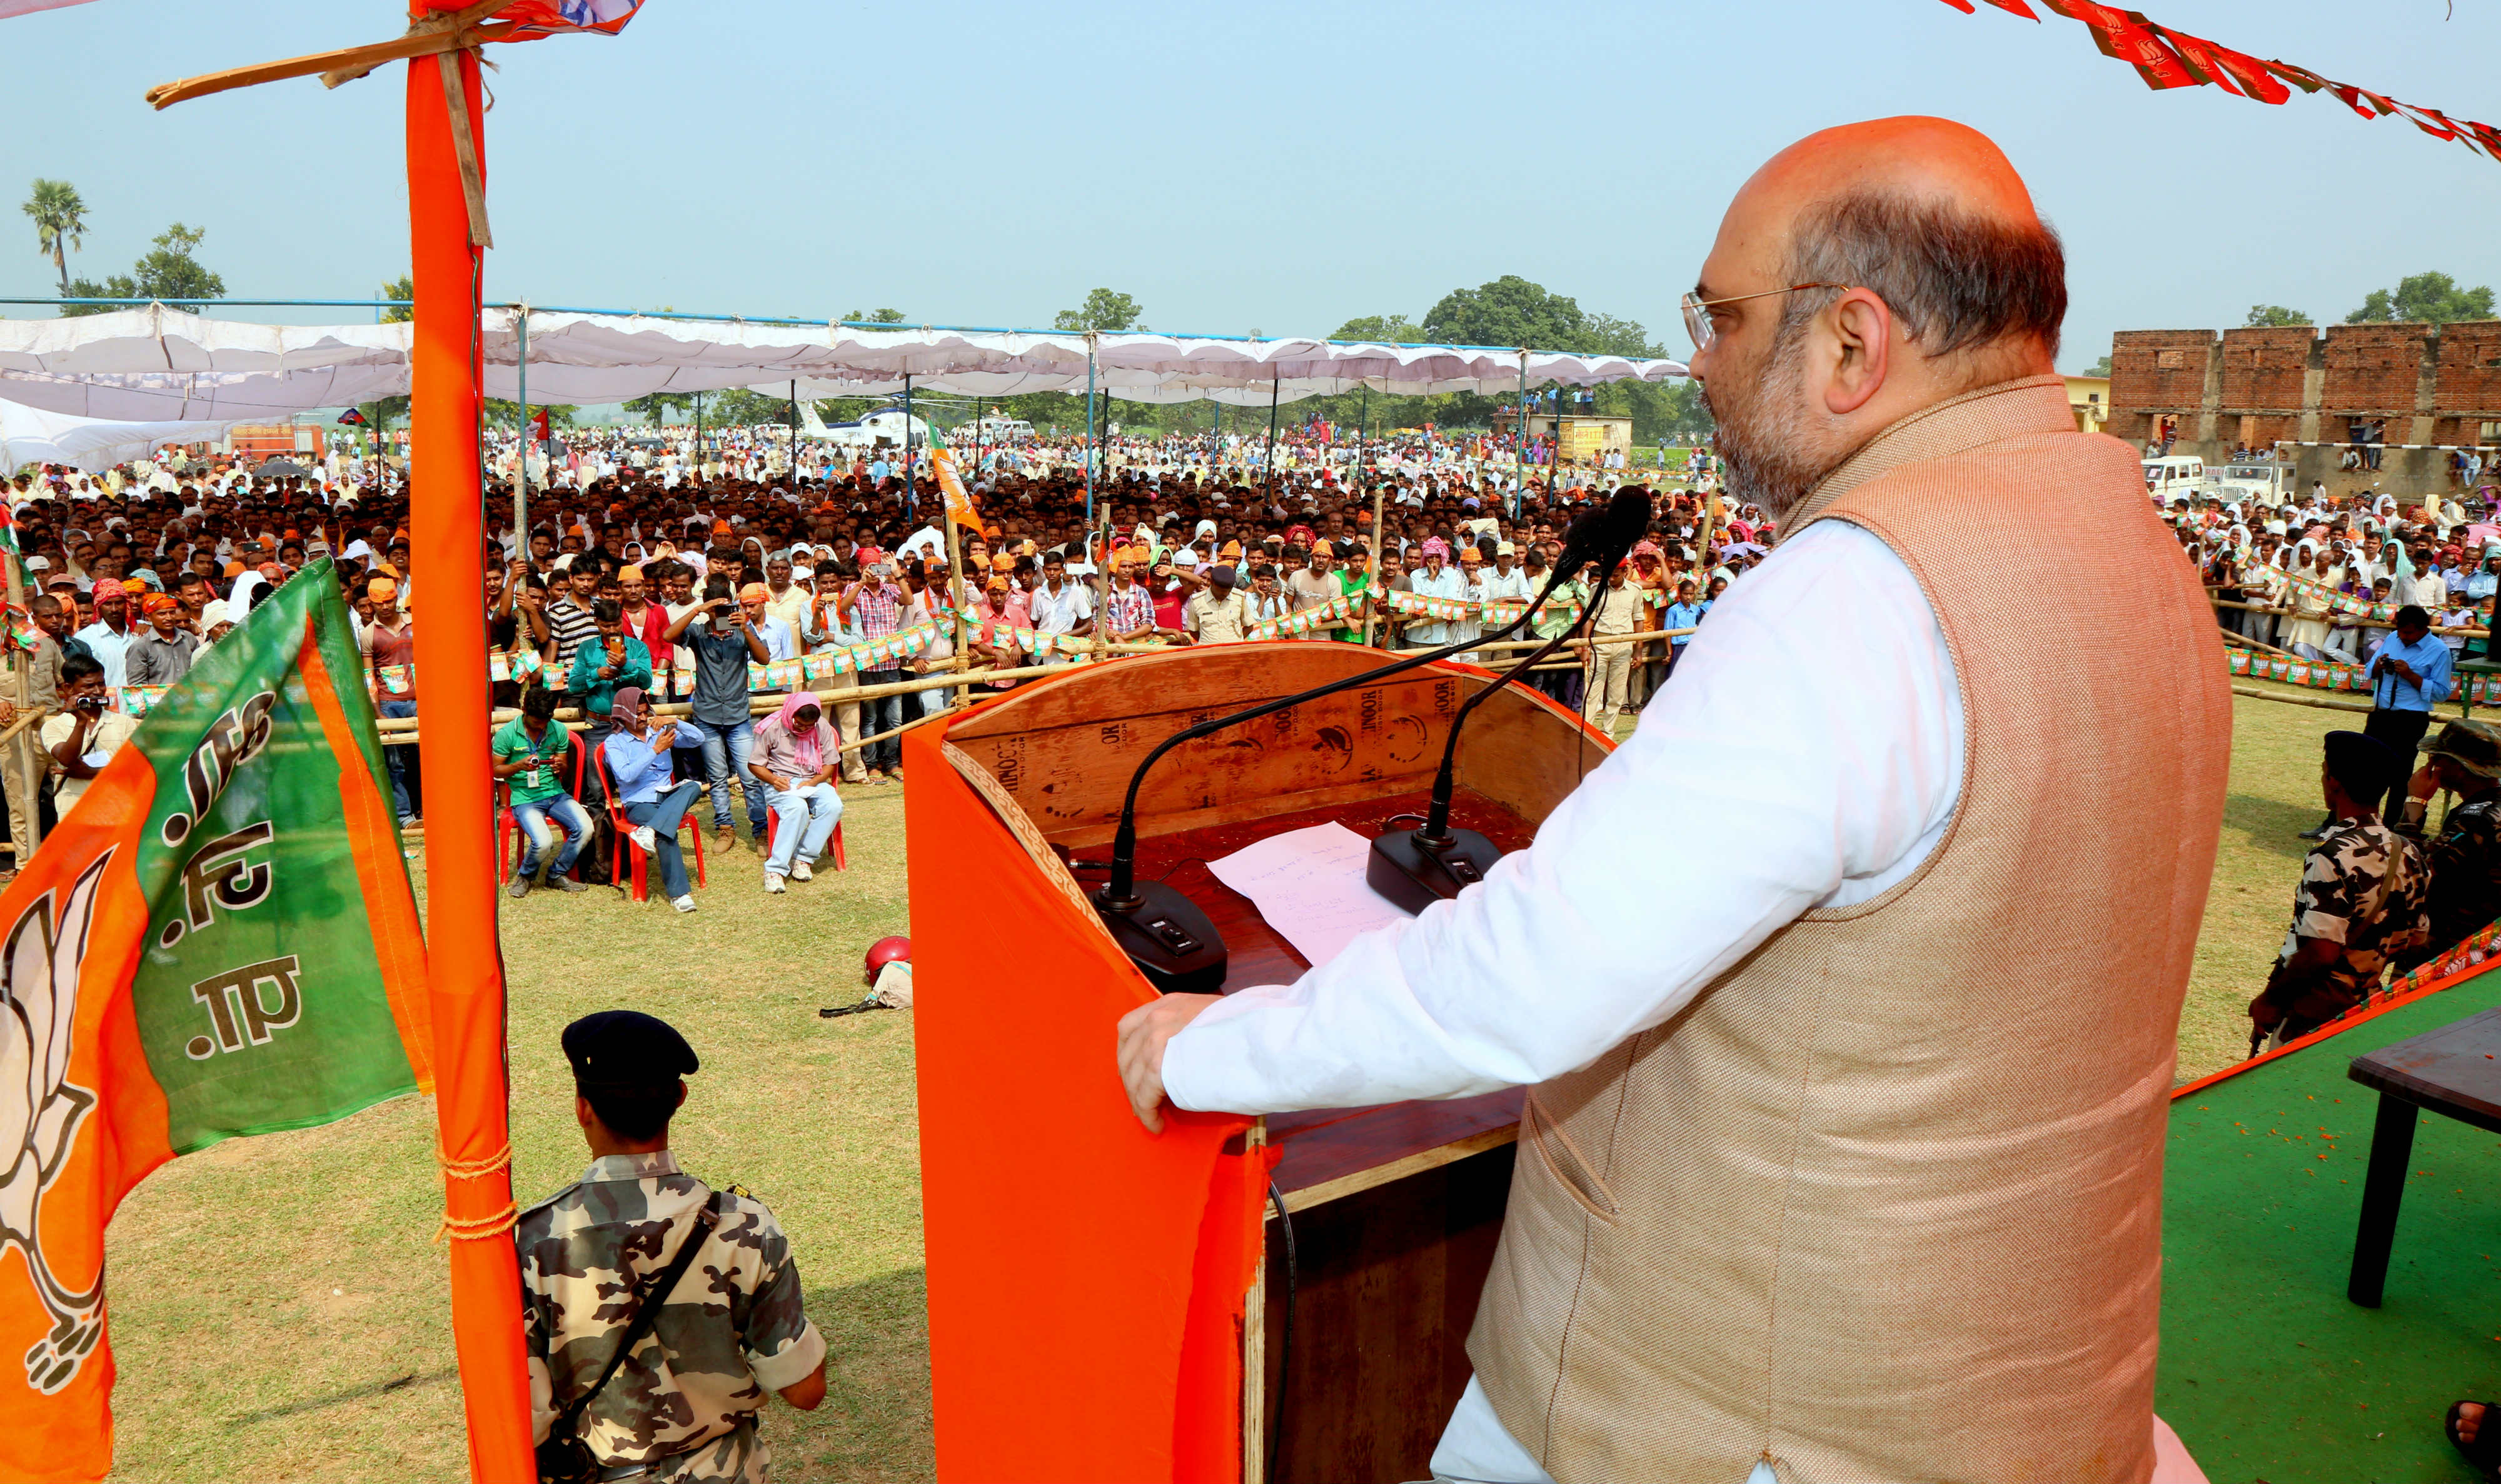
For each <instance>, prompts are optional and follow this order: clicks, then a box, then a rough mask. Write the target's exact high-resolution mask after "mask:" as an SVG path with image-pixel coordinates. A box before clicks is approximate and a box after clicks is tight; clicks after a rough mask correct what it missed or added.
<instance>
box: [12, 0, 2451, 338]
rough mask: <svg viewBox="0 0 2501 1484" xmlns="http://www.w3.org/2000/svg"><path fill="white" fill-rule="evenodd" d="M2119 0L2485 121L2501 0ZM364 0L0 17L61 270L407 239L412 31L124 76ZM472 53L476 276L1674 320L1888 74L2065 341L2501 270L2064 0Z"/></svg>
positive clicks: (833, 24)
mask: <svg viewBox="0 0 2501 1484" xmlns="http://www.w3.org/2000/svg"><path fill="white" fill-rule="evenodd" d="M2145 3H2147V4H2148V5H2150V6H2151V12H2150V14H2151V15H2152V16H2154V17H2155V18H2157V19H2159V20H2162V21H2164V22H2166V23H2167V24H2171V25H2175V26H2178V27H2180V28H2182V29H2184V30H2187V31H2190V32H2193V33H2195V34H2199V35H2204V36H2208V37H2212V38H2214V39H2215V40H2218V41H2220V42H2223V43H2225V44H2227V45H2232V46H2237V47H2239V48H2240V49H2243V50H2247V51H2251V52H2253V53H2256V54H2258V55H2261V56H2281V57H2284V58H2286V59H2289V60H2291V61H2295V62H2300V63H2304V64H2306V65H2309V66H2311V67H2314V68H2317V69H2318V70H2320V71H2322V72H2325V73H2327V74H2329V75H2330V76H2333V77H2339V78H2342V79H2345V80H2347V81H2351V82H2359V83H2362V84H2363V85H2365V86H2370V87H2374V88H2377V89H2379V90H2381V91H2384V92H2387V93H2392V94H2394V95H2395V96H2397V97H2400V98H2404V99H2406V100H2408V101H2410V102H2416V103H2420V104H2426V105H2429V106H2431V107H2435V108H2441V109H2444V110H2447V111H2448V112H2450V113H2451V114H2453V115H2466V116H2478V117H2483V118H2485V119H2487V120H2493V121H2501V97H2496V96H2495V95H2494V90H2493V88H2492V87H2491V85H2490V82H2491V77H2492V73H2491V66H2490V59H2491V58H2492V57H2493V56H2494V55H2496V54H2501V45H2496V44H2501V19H2496V18H2495V17H2494V16H2493V14H2492V8H2491V7H2489V6H2484V5H2478V4H2474V3H2472V0H2470V3H2468V4H2463V5H2460V6H2458V8H2457V10H2458V14H2457V17H2456V18H2455V19H2453V20H2444V19H2443V13H2444V6H2443V3H2442V0H2379V3H2377V4H2373V5H2369V6H2361V5H2355V4H2351V3H2348V0H2336V3H2328V0H2273V3H2257V0H2232V3H2227V0H2145ZM400 24H401V22H400V20H399V19H398V16H397V12H396V11H395V9H394V7H393V6H391V5H390V4H387V3H382V0H250V3H244V0H226V3H217V4H196V3H192V4H167V3H162V0H95V3H92V4H87V5H80V6H73V7H71V8H69V9H67V10H61V11H54V12H49V13H43V14H37V15H33V16H20V17H17V18H15V19H10V20H6V21H0V41H5V43H6V54H7V56H8V57H9V59H10V62H11V65H10V68H9V114H10V120H11V121H10V126H9V127H8V128H7V129H6V130H0V192H6V193H7V194H6V203H7V204H8V205H10V206H11V207H13V208H14V205H15V203H16V202H17V201H19V200H22V199H23V196H24V191H25V187H26V182H28V181H30V180H32V179H33V178H34V177H36V176H39V175H40V176H50V177H57V178H65V179H67V180H70V181H74V182H76V183H77V185H78V186H79V188H80V189H81V191H82V192H83V194H84V196H85V198H86V201H87V203H88V206H89V208H90V217H91V220H92V222H93V230H92V231H91V233H90V234H89V235H88V237H87V240H86V247H85V250H84V251H83V253H81V254H79V255H77V256H76V257H75V258H74V259H73V262H72V267H71V271H72V273H73V274H74V275H79V274H83V275H84V276H86V277H89V278H94V279H101V278H103V277H104V276H105V275H106V274H108V273H114V272H123V271H126V270H127V268H128V266H129V264H130V263H131V261H132V260H133V259H134V258H135V257H137V256H138V255H139V254H140V253H141V252H143V251H145V250H146V248H147V244H148V239H149V238H150V236H152V235H154V234H155V233H156V232H158V231H160V230H161V229H162V228H163V227H164V226H165V224H166V223H168V222H171V221H175V220H182V221H185V222H189V223H191V224H192V225H195V226H205V227H206V228H207V229H208V240H207V243H206V245H205V246H204V247H202V248H201V251H200V256H201V259H202V260H203V261H204V262H206V263H207V264H209V266H211V267H213V268H215V269H216V270H217V271H218V272H219V273H221V274H223V275H224V277H225V280H226V285H227V289H228V292H229V293H230V294H233V295H235V296H237V297H271V298H276V297H287V296H305V297H342V298H344V297H359V296H365V295H370V294H371V293H372V292H373V291H374V287H375V285H376V284H377V283H378V282H379V281H380V280H383V278H384V277H386V276H392V275H396V274H398V273H400V272H401V271H403V270H404V269H405V267H406V265H407V262H408V247H407V222H406V206H405V196H404V178H403V175H402V165H401V113H402V103H403V96H404V89H403V85H402V82H401V75H402V70H401V69H399V68H397V67H393V68H390V69H388V70H386V72H384V73H378V74H376V75H375V76H374V77H373V78H370V79H367V80H366V81H364V82H353V83H350V84H348V85H347V86H344V87H342V88H340V89H338V90H336V91H334V92H325V91H324V90H323V89H322V88H321V86H320V85H319V83H318V82H314V81H312V80H309V79H308V80H304V81H299V82H282V83H274V84H270V85H267V86H263V87H259V88H254V89H251V90H249V91H247V92H242V93H235V94H228V95H225V96H223V97H217V98H211V99H206V100H203V101H199V102H193V103H185V104H182V105H179V106H177V107H176V108H174V109H173V110H171V111H169V112H167V113H164V114H156V113H153V112H151V111H150V109H149V108H148V107H147V105H146V104H145V103H143V102H142V101H141V98H140V95H141V93H142V92H143V91H144V90H145V89H146V88H147V87H148V86H149V85H150V84H151V83H154V82H164V81H170V80H172V79H174V78H177V77H181V76H185V75H188V74H193V73H199V72H206V71H210V70H213V69H215V68H218V67H223V66H228V65H234V64H239V63H245V62H251V61H259V60H264V59H269V58H275V57H280V56H286V55H291V54H295V53H299V52H304V51H311V50H317V49H325V48H329V47H334V46H344V45H349V44H352V43H357V42H364V41H377V40H382V39H383V38H385V37H387V36H389V35H391V34H394V33H396V32H397V31H398V29H399V28H400ZM490 55H492V56H494V58H495V59H496V60H497V61H498V62H499V63H500V64H501V66H502V71H501V72H500V73H496V74H491V75H490V79H491V84H490V85H491V86H492V87H493V89H494V93H495V97H496V105H497V106H496V108H495V111H494V113H493V114H492V115H491V116H490V118H489V119H488V122H487V126H486V128H487V152H488V160H489V166H490V172H491V176H492V184H491V190H490V196H491V205H492V210H493V217H494V226H495V233H496V241H497V243H498V245H499V246H498V247H497V249H496V251H495V252H494V253H493V254H492V255H491V256H490V257H489V259H488V268H487V292H488V294H489V295H490V296H492V297H496V298H522V297H526V298H528V299H529V300H530V301H532V302H534V303H541V304H574V305H585V306H597V307H611V306H615V307H642V308H658V307H660V306H663V305H669V306H674V307H675V308H677V309H680V310H687V311H703V312H720V313H750V314H794V315H811V316H824V315H835V314H841V313H845V312H847V311H850V310H852V309H874V308H876V307H878V306H880V305H893V306H895V307H897V308H900V309H902V310H903V311H905V312H906V313H907V314H909V315H910V316H911V318H912V319H913V320H914V321H915V322H921V321H927V322H934V323H960V324H984V325H1034V324H1043V323H1047V322H1048V321H1049V319H1050V315H1051V313H1053V312H1054V311H1056V310H1059V309H1062V308H1066V307H1069V306H1072V305H1074V304H1076V303H1077V302H1078V301H1079V300H1080V299H1082V298H1083V296H1084V293H1085V291H1086V290H1087V289H1088V288H1091V287H1093V286H1095V285H1097V284H1105V285H1110V286H1112V287H1115V288H1119V289H1123V290H1125V291H1127V292H1128V293H1130V294H1133V295H1135V296H1136V297H1137V299H1138V300H1139V301H1140V302H1141V303H1142V304H1143V305H1144V306H1145V308H1146V316H1147V322H1148V323H1149V324H1150V325H1152V326H1153V327H1155V328H1157V329H1168V330H1176V331H1198V332H1207V333H1247V332H1249V331H1251V330H1252V329H1258V330H1261V331H1264V332H1266V333H1268V334H1271V335H1275V334H1326V333H1328V332H1329V331H1331V330H1333V329H1335V328H1336V327H1337V325H1338V324H1339V323H1341V322H1342V321H1344V320H1345V319H1347V318H1348V317H1350V316H1351V315H1355V314H1364V313H1406V314H1409V315H1411V316H1420V315H1421V314H1422V313H1423V312H1424V310H1425V309H1426V308H1427V307H1429V306H1430V305H1431V304H1432V303H1433V302H1434V301H1435V300H1436V299H1438V298H1439V297H1440V296H1441V295H1442V294H1443V293H1445V292H1447V291H1448V290H1450V289H1451V288H1453V287H1456V286H1460V285H1467V284H1475V283H1479V282H1482V281H1484V280H1487V279H1491V278H1494V277H1496V276H1498V275H1501V274H1505V273H1517V274H1519V275H1522V276H1524V277H1526V278H1529V279H1533V280H1537V281H1539V282H1541V283H1544V284H1546V285H1547V286H1548V287H1549V288H1551V289H1553V290H1555V291H1556V292H1559V293H1565V294H1570V295H1573V296H1574V297H1576V298H1578V299H1579V301H1580V302H1581V304H1582V306H1583V307H1584V309H1588V310H1597V311H1605V312H1607V313H1614V314H1618V315H1622V316H1625V317H1628V318H1632V319H1637V320H1639V321H1641V322H1642V323H1643V324H1645V325H1647V326H1649V327H1650V329H1651V334H1652V336H1653V338H1655V339H1658V340H1659V341H1661V342H1662V343H1663V344H1665V345H1667V346H1669V347H1670V349H1671V350H1672V351H1675V352H1677V353H1682V352H1683V351H1684V349H1685V348H1686V347H1685V346H1684V334H1683V331H1682V329H1681V327H1679V324H1678V318H1677V311H1676V303H1677V297H1678V295H1679V294H1680V293H1681V292H1682V291H1683V290H1684V288H1685V287H1686V286H1687V285H1689V284H1690V283H1691V281H1692V279H1693V274H1694V269H1695V266H1696V265H1697V264H1698V263H1699V262H1700V260H1701V258H1702V256H1703V254H1704V252H1705V251H1706V250H1707V249H1708V247H1709V245H1710V241H1711V236H1712V233H1713V231H1714V229H1715V228H1716V225H1717V219H1718V215H1719V213H1720V210H1721V208H1722V207H1723V206H1724V205H1725V203H1726V201H1727V199H1728V197H1729V194H1730V193H1731V191H1733V190H1734V189H1735V187H1736V186H1737V185H1738V183H1739V182H1740V181H1743V179H1744V178H1745V176H1746V175H1747V174H1748V173H1749V172H1750V171H1751V170H1752V168H1753V167H1754V166H1755V165H1756V164H1758V163H1759V162H1760V161H1761V160H1762V159H1763V158H1764V157H1765V156H1766V155H1768V154H1769V153H1770V152H1771V151H1773V150H1774V149H1777V148H1780V147H1781V146H1782V145H1784V144H1785V143H1787V142H1788V141H1790V140H1792V139H1795V138H1796V137H1798V136H1799V135H1801V134H1804V133H1807V132H1809V131H1811V130H1813V129H1816V128H1817V127H1820V126H1823V125H1826V124H1830V123H1835V122H1841V121H1845V120H1849V119H1854V118H1864V117H1871V116H1877V115H1887V114H1897V113H1933V114H1942V115H1947V116H1950V117H1953V118H1958V119H1961V120H1964V121H1966V122H1968V123H1971V124H1973V125H1975V126H1977V127H1979V128H1982V129H1984V130H1986V131H1987V132H1988V133H1990V134H1991V135H1993V136H1994V137H1995V138H1996V139H1997V140H1998V142H1999V143H2000V144H2001V145H2003V146H2004V147H2005V148H2006V149H2007V151H2008V152H2009V153H2010V154H2011V155H2012V156H2013V158H2014V160H2015V162H2016V164H2017V167H2018V168H2019V169H2020V170H2021V171H2022V172H2023V174H2024V175H2025V177H2026V178H2027V179H2028V180H2029V181H2030V182H2031V186H2032V190H2033V194H2034V196H2035V197H2036V198H2037V199H2038V201H2039V202H2040V204H2041V206H2042V208H2043V210H2044V211H2046V212H2047V213H2048V214H2050V215H2051V218H2052V219H2053V220H2054V221H2055V222H2056V223H2057V225H2058V226H2059V228H2060V229H2061V230H2062V231H2063V232H2064V233H2065V234H2066V239H2067V245H2068V252H2069V262H2070V266H2071V276H2070V282H2071V289H2072V294H2073V301H2074V305H2073V309H2072V311H2071V313H2070V314H2069V317H2068V321H2067V346H2066V349H2065V351H2064V353H2063V354H2062V355H2061V357H2060V362H2061V364H2062V365H2064V366H2067V367H2069V368H2071V369H2073V368H2080V367H2082V366H2083V365H2084V364H2086V363H2088V362H2090V361H2091V360H2093V359H2094V358H2095V357H2096V356H2098V355H2100V354H2101V353H2102V352H2103V351H2105V350H2107V349H2108V348H2109V338H2110V333H2111V332H2112V331H2113V330H2114V329H2123V328H2132V327H2153V326H2222V325H2228V324H2236V323H2238V322H2239V321H2240V319H2241V316H2242V315H2243V314H2244V313H2246V312H2247V311H2248V308H2249V306H2250V305H2251V304H2252V303H2255V302H2259V301H2265V302H2270V303H2282V304H2288V305H2292V306H2295V307H2297V308H2301V309H2304V310H2307V311H2309V312H2310V313H2312V314H2313V315H2315V316H2317V317H2318V318H2319V319H2320V320H2322V321H2327V320H2335V319H2341V318H2342V317H2343V316H2344V314H2345V313H2346V312H2347V311H2349V310H2351V309H2352V308H2353V307H2354V306H2355V305H2356V304H2358V303H2359V302H2360V300H2361V298H2362V295H2363V294H2364V293H2365V292H2366V291H2368V290H2369V289H2372V288H2375V287H2383V286H2389V285H2393V284H2394V282H2395V281H2396V280H2397V279H2398V278H2399V276H2401V275H2403V274H2406V273H2411V272H2417V271H2419V270H2422V269H2426V268H2439V269H2443V270H2446V271H2448V272H2451V273H2453V274H2455V275H2457V276H2458V277H2459V278H2460V279H2461V280H2464V281H2467V282H2469V283H2477V282H2489V281H2494V280H2501V267H2496V264H2495V255H2494V254H2493V253H2492V251H2491V250H2490V248H2489V245H2490V244H2491V243H2493V242H2494V241H2496V240H2501V164H2495V163H2493V162H2491V161H2489V160H2484V159H2481V158H2479V157H2477V156H2475V155H2472V154H2470V153H2469V152H2468V151H2467V150H2465V149H2464V148H2460V147H2458V146H2456V145H2451V144H2444V143H2442V142H2440V141H2437V140H2434V139H2431V138H2429V137H2427V136H2425V135H2423V134H2421V133H2419V132H2418V131H2417V130H2416V129H2414V128H2413V127H2412V126H2411V125H2409V124H2407V123H2405V122H2404V121H2402V120H2400V119H2381V120H2378V121H2375V122H2365V121H2364V120H2362V119H2360V118H2358V117H2356V116H2354V115H2351V113H2349V112H2348V111H2347V110H2346V109H2345V108H2344V107H2343V106H2342V105H2341V104H2338V103H2336V102H2334V101H2333V100H2332V99H2329V98H2326V97H2324V96H2319V97H2311V96H2306V95H2302V94H2299V93H2296V94H2295V95H2294V97H2293V99H2292V101H2291V102H2289V103H2287V104H2285V105H2284V106H2283V107H2281V108H2269V107H2265V106H2263V105H2260V104H2255V103H2251V102H2247V101H2244V100H2242V99H2238V98H2233V97H2229V96H2226V95H2225V94H2223V93H2221V92H2220V91H2219V90H2218V89H2215V88H2198V89H2189V90H2180V91H2175V92H2169V93H2154V92H2151V91H2149V90H2148V89H2147V88H2146V87H2145V86H2144V85H2143V84H2142V83H2140V82H2138V81H2137V80H2136V76H2135V74H2134V73H2133V72H2132V71H2131V70H2130V69H2128V68H2126V67H2124V66H2122V65H2120V64H2118V63H2117V62H2113V61H2110V60H2108V59H2106V58H2104V57H2102V56H2101V55H2099V54H2098V53H2097V52H2095V51H2094V50H2093V49H2092V46H2091V44H2090V42H2089V41H2088V40H2087V39H2086V35H2085V32H2084V28H2083V27H2082V26H2080V25H2078V24H2077V23H2075V22H2073V21H2069V20H2063V19H2059V18H2056V17H2054V16H2053V17H2051V18H2049V19H2047V20H2046V21H2044V22H2043V23H2041V24H2038V25H2035V24H2032V23H2030V22H2027V21H2023V20H2020V19H2017V17H2015V16H2008V15H2005V14H2003V13H2000V12H1997V11H1994V10H1992V9H1989V8H1987V7H1983V8H1982V11H1981V13H1980V14H1979V15H1976V16H1963V15H1960V14H1958V13H1956V12H1954V11H1952V10H1951V9H1949V8H1948V7H1947V6H1945V5H1943V4H1940V3H1938V0H1752V3H1748V4H1742V5H1738V4H1725V3H1718V0H1709V3H1705V0H1678V3H1651V4H1625V5H1615V4H1604V3H1584V4H1579V5H1575V6H1570V7H1522V6H1518V5H1508V6H1475V5H1465V4H1458V3H1439V4H1354V5H1348V4H1342V3H1341V4H1325V5H1313V4H1302V3H1298V0H1268V3H1263V4H1259V5H1235V6H1226V7H1205V6H1174V5H1170V4H1161V5H1145V4H1137V5H1132V4H1097V5H1092V6H1079V7H1070V6H1060V7H1043V6H1035V5H1025V4H1013V5H1010V4H990V3H954V4H946V3H941V4H917V5H901V6H898V5H879V6H868V5H859V4H853V3H847V0H740V3H734V4H733V3H727V0H709V3H704V0H651V3H650V7H649V8H648V9H647V10H646V11H645V13H644V15H643V16H641V18H639V19H638V20H636V21H635V23H634V25H633V26H632V28H631V29H629V30H628V31H627V32H626V34H625V35H624V36H623V37H622V38H619V39H617V40H615V41H609V40H602V39H597V38H588V37H568V38H559V39H556V40H552V41H545V42H538V43H533V44H530V45H526V46H515V47H498V48H495V49H492V51H491V52H490ZM51 283H52V275H51V269H50V264H49V262H47V261H45V260H43V259H41V258H39V257H38V256H37V254H36V252H35V241H34V233H33V230H32V226H31V224H30V223H28V222H26V221H25V220H24V219H23V218H22V217H21V216H20V215H19V214H17V212H16V211H15V210H14V209H12V210H9V211H7V212H6V213H5V214H0V293H6V294H11V295H20V296H22V295H31V294H49V293H50V292H51V291H52V290H51ZM6 313H43V312H42V311H30V310H24V309H11V310H7V311H6ZM337 315H338V312H327V313H309V314H295V315H287V316H283V317H288V318H295V319H298V320H311V321H318V320H320V319H323V318H328V317H337ZM263 317H282V316H277V315H268V316H263Z"/></svg>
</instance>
